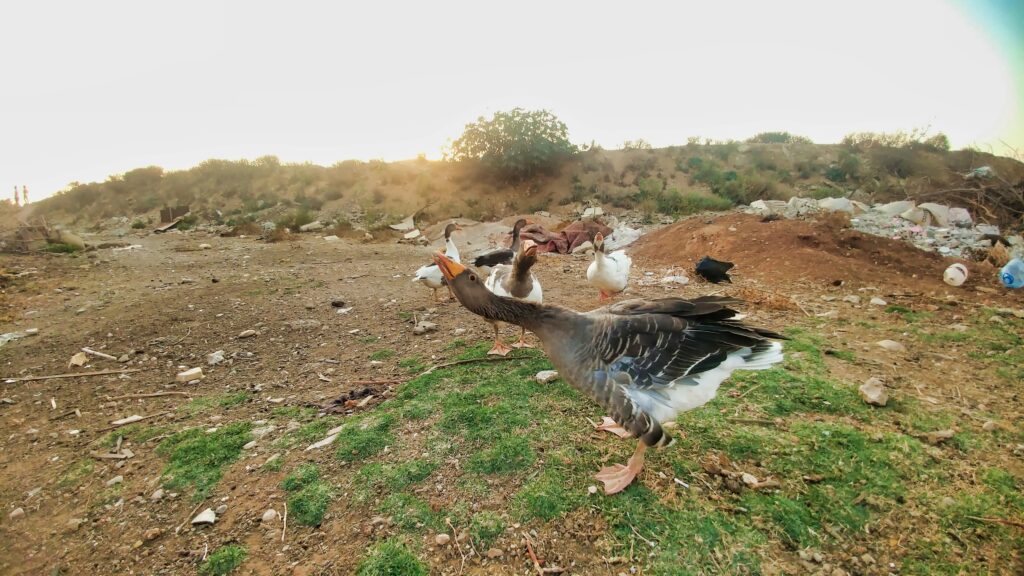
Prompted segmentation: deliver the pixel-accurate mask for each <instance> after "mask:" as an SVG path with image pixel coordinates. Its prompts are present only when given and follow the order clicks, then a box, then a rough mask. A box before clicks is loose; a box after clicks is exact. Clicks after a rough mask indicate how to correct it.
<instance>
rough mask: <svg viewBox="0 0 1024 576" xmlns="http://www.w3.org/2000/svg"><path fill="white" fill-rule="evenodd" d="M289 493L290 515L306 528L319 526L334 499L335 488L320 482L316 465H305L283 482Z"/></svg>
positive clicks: (282, 485)
mask: <svg viewBox="0 0 1024 576" xmlns="http://www.w3.org/2000/svg"><path fill="white" fill-rule="evenodd" d="M281 487H282V488H284V489H285V490H286V491H287V492H289V496H288V515H289V516H290V517H292V518H294V519H295V521H296V522H298V523H299V524H302V525H304V526H319V525H320V524H321V523H322V522H323V520H324V514H326V513H327V506H328V505H330V503H331V500H332V499H333V498H334V489H333V487H332V486H331V485H330V484H328V483H327V482H324V481H322V480H320V469H319V468H318V467H317V466H316V465H315V464H303V465H302V466H299V467H298V468H296V469H295V471H294V472H292V473H291V474H289V475H288V477H286V478H285V479H284V481H283V482H281Z"/></svg>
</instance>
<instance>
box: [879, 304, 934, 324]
mask: <svg viewBox="0 0 1024 576" xmlns="http://www.w3.org/2000/svg"><path fill="white" fill-rule="evenodd" d="M885 311H886V313H888V314H899V315H900V317H902V318H903V319H904V320H906V321H907V322H911V323H913V322H919V321H921V320H924V319H926V318H931V317H932V316H934V314H932V313H931V312H915V311H914V310H911V309H910V308H907V307H906V306H886V308H885Z"/></svg>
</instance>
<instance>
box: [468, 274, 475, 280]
mask: <svg viewBox="0 0 1024 576" xmlns="http://www.w3.org/2000/svg"><path fill="white" fill-rule="evenodd" d="M469 281H470V282H476V274H470V275H469Z"/></svg>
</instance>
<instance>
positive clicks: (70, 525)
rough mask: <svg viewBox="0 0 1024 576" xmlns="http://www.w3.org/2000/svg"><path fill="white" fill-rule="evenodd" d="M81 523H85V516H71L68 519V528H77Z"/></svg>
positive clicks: (73, 529)
mask: <svg viewBox="0 0 1024 576" xmlns="http://www.w3.org/2000/svg"><path fill="white" fill-rule="evenodd" d="M82 524H85V518H72V519H70V520H68V529H69V530H72V531H75V530H78V529H79V528H81V527H82Z"/></svg>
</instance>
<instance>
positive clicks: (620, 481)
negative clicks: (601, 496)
mask: <svg viewBox="0 0 1024 576" xmlns="http://www.w3.org/2000/svg"><path fill="white" fill-rule="evenodd" d="M645 450H647V446H646V445H645V444H644V443H643V441H640V442H637V445H636V452H633V455H632V456H631V457H630V458H629V461H628V462H626V465H625V466H623V465H622V464H615V465H614V466H609V467H607V468H602V469H601V471H600V472H598V473H597V474H595V475H594V478H597V479H598V480H600V481H602V482H604V493H605V494H616V493H618V492H622V491H623V490H625V489H626V486H629V485H630V484H631V483H632V482H633V479H634V478H636V475H637V474H639V473H640V470H641V469H642V468H643V467H644V451H645Z"/></svg>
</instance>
